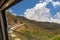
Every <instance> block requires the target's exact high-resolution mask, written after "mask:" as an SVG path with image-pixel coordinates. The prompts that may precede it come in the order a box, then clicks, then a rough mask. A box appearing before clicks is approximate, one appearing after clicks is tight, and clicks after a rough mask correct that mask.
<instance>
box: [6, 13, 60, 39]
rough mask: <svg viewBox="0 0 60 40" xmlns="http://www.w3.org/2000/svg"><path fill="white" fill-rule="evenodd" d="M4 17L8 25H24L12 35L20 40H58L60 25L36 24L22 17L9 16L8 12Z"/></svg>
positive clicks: (59, 37)
mask: <svg viewBox="0 0 60 40" xmlns="http://www.w3.org/2000/svg"><path fill="white" fill-rule="evenodd" d="M6 15H7V22H8V25H14V24H17V23H20V24H23V23H25V24H24V25H22V26H20V27H19V28H17V29H16V30H14V34H16V35H17V36H18V37H19V38H21V39H22V40H60V36H59V35H60V24H57V23H50V22H36V21H33V20H28V19H26V18H25V17H22V16H14V15H11V14H10V13H9V12H7V13H6ZM11 39H12V38H11Z"/></svg>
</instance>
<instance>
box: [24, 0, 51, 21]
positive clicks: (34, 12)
mask: <svg viewBox="0 0 60 40" xmlns="http://www.w3.org/2000/svg"><path fill="white" fill-rule="evenodd" d="M47 3H48V2H47V1H46V2H43V3H38V4H36V6H35V7H34V8H31V9H27V10H26V12H24V16H25V17H26V18H28V19H30V20H36V21H49V18H50V14H49V13H50V10H49V9H48V8H46V7H45V6H46V5H47Z"/></svg>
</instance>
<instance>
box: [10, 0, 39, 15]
mask: <svg viewBox="0 0 60 40" xmlns="http://www.w3.org/2000/svg"><path fill="white" fill-rule="evenodd" d="M38 2H39V0H23V1H22V2H20V3H18V4H16V5H15V6H13V7H11V8H10V9H9V10H13V13H17V15H23V13H24V12H25V11H26V9H28V8H32V7H34V6H35V4H37V3H38Z"/></svg>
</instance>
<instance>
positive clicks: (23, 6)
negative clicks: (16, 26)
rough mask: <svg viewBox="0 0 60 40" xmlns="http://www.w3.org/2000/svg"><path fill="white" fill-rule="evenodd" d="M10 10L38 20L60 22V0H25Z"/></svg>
mask: <svg viewBox="0 0 60 40" xmlns="http://www.w3.org/2000/svg"><path fill="white" fill-rule="evenodd" d="M8 10H9V11H10V12H11V13H12V14H14V15H18V16H24V17H26V18H28V19H30V20H35V21H38V22H40V21H43V22H55V23H60V0H23V1H22V2H20V3H18V4H16V5H15V6H13V7H11V8H10V9H8Z"/></svg>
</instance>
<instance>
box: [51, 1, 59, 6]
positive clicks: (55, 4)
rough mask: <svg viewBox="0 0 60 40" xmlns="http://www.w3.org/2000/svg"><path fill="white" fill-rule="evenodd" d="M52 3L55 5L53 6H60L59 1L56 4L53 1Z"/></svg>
mask: <svg viewBox="0 0 60 40" xmlns="http://www.w3.org/2000/svg"><path fill="white" fill-rule="evenodd" d="M52 3H53V6H57V5H58V6H60V2H59V1H56V2H53V1H52Z"/></svg>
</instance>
